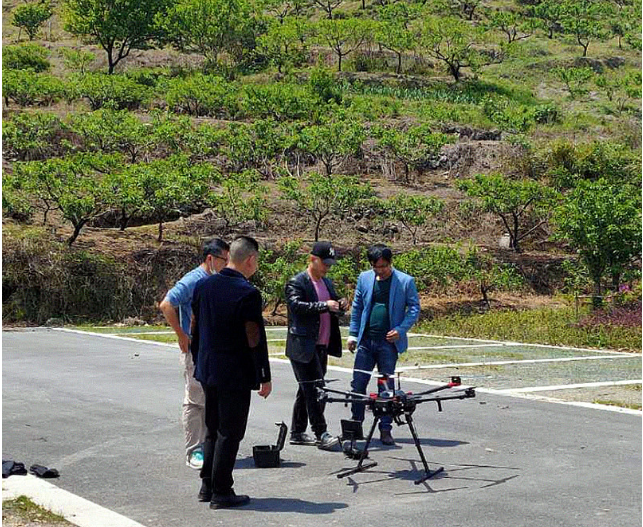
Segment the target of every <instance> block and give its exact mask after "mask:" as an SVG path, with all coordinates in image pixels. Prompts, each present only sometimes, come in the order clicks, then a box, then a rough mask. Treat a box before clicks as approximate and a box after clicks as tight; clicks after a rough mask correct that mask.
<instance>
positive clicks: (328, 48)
mask: <svg viewBox="0 0 643 527" xmlns="http://www.w3.org/2000/svg"><path fill="white" fill-rule="evenodd" d="M100 4H101V2H100V1H97V0H93V1H92V2H88V3H87V5H95V6H100ZM552 4H554V2H550V1H549V0H545V1H543V2H538V0H533V1H526V0H521V1H520V2H513V1H508V0H502V1H500V0H498V1H488V2H478V1H476V2H468V3H465V2H459V1H457V0H453V1H445V2H441V1H438V0H434V1H430V2H426V3H414V2H398V3H391V4H389V3H387V2H382V3H381V4H380V3H379V2H374V3H371V2H370V1H366V0H365V1H364V2H339V3H337V2H335V3H330V4H327V3H324V2H321V1H319V2H298V1H291V0H287V1H285V2H280V1H277V0H266V1H264V2H261V3H253V2H249V1H246V0H207V1H206V0H199V1H197V0H192V1H188V0H185V1H180V2H169V3H166V2H151V3H150V4H149V11H150V12H149V13H145V14H144V16H143V15H141V14H140V13H131V14H130V15H127V16H131V17H132V18H133V19H134V18H136V17H139V18H140V19H136V20H137V23H138V24H139V25H138V26H137V27H138V28H139V29H138V30H136V31H134V32H133V34H132V35H130V37H129V38H130V40H129V41H125V42H126V43H125V44H124V46H125V47H121V48H120V49H126V47H127V45H129V44H131V42H138V43H136V44H134V46H133V48H132V49H131V50H129V51H128V53H127V54H125V56H123V57H122V59H120V60H118V56H117V50H118V49H119V47H118V46H119V43H120V44H121V45H122V42H121V41H118V40H117V42H116V46H115V50H116V51H114V56H112V60H111V66H112V68H113V73H112V74H111V75H107V70H108V69H109V67H110V61H109V60H108V54H107V53H106V52H105V49H104V48H103V47H101V46H100V45H99V44H98V42H97V40H98V39H97V38H96V36H94V37H92V36H91V35H89V34H87V32H88V31H89V30H87V29H83V28H86V26H83V23H84V22H83V14H87V13H82V12H77V13H76V14H75V15H74V16H71V15H66V16H67V19H66V21H65V19H64V18H65V17H64V16H63V14H62V13H63V12H62V7H63V6H62V5H59V4H57V3H53V4H52V11H51V17H50V18H48V19H46V21H45V22H43V24H42V26H41V27H40V29H39V30H38V31H37V33H36V35H35V38H34V40H33V41H31V42H27V36H26V32H25V31H22V30H21V31H20V32H19V31H18V28H17V27H15V25H13V24H12V22H14V19H13V17H14V15H15V12H16V9H17V7H18V4H17V3H16V2H7V1H5V2H3V98H4V104H3V118H4V126H3V152H4V155H3V168H4V171H3V173H4V174H3V263H4V265H3V308H4V309H3V321H4V322H13V323H15V322H26V323H43V322H44V321H45V320H46V319H47V318H49V317H52V316H57V317H63V318H66V319H69V320H74V321H79V320H80V321H83V320H111V321H117V320H122V319H123V318H126V317H141V318H143V319H145V320H148V321H151V320H154V319H155V318H156V317H157V316H158V313H157V310H156V307H155V302H158V300H159V299H160V298H161V296H162V294H163V292H164V291H165V290H166V288H167V287H168V286H169V285H171V283H172V282H173V281H174V280H175V279H177V278H178V277H179V276H180V275H181V274H182V273H183V272H185V271H186V270H187V269H189V268H190V266H192V265H194V263H195V262H197V261H198V249H197V248H198V247H199V245H200V244H201V241H202V240H203V239H204V238H207V237H210V236H221V237H224V238H228V239H229V238H232V237H233V236H235V235H236V234H239V233H244V234H250V235H253V236H255V237H257V238H258V239H259V240H260V241H261V243H262V245H263V247H264V249H265V250H266V253H265V254H264V256H265V258H264V262H265V264H264V266H263V268H262V271H261V272H260V273H259V276H258V277H257V280H258V283H259V284H260V286H262V289H263V290H264V293H265V294H266V308H267V311H266V315H267V316H277V318H278V317H279V315H280V314H283V306H280V305H279V302H280V295H281V286H280V284H282V283H283V282H284V281H285V279H286V278H287V276H286V275H287V274H288V273H290V272H292V271H293V270H294V269H296V268H297V267H298V266H301V265H303V258H304V255H305V252H306V248H307V247H310V244H311V242H312V241H313V240H314V239H315V237H316V236H317V237H319V239H330V240H332V241H333V242H334V243H335V244H336V245H337V247H338V248H339V249H340V254H341V255H343V256H345V258H344V263H343V264H342V265H341V266H338V269H336V270H335V271H334V272H335V279H336V280H338V281H340V282H342V289H343V290H344V291H345V292H346V293H347V294H350V292H351V290H352V284H353V283H354V279H355V277H356V275H357V272H358V271H359V270H360V269H363V268H364V267H365V265H366V262H365V261H364V258H363V254H362V251H363V248H364V247H366V246H367V245H369V244H371V243H374V242H380V241H381V242H385V243H388V244H390V245H391V246H392V247H393V249H394V251H395V253H396V255H398V256H397V257H396V262H398V265H399V267H400V268H403V269H405V270H407V271H408V272H411V273H412V274H414V275H416V276H418V278H421V279H419V280H418V281H419V283H420V285H421V294H422V297H423V305H424V307H425V316H427V317H428V318H432V317H437V316H439V315H441V314H447V313H453V312H478V311H486V310H487V309H488V308H489V307H492V308H511V309H525V308H533V307H541V306H553V307H555V306H557V305H560V304H561V303H563V300H562V297H561V296H560V294H561V293H564V294H574V293H575V294H587V293H593V294H595V295H596V294H598V295H604V294H606V293H607V292H608V291H609V290H610V289H616V290H618V289H619V287H620V286H622V285H625V286H626V287H627V288H628V290H634V291H636V290H637V287H638V288H639V289H638V290H639V291H640V177H641V171H640V156H641V76H640V70H641V53H640V3H639V4H637V3H636V2H635V3H633V4H631V3H629V2H627V1H624V2H619V3H612V2H598V1H596V2H589V3H588V4H587V6H586V8H587V9H586V11H579V10H578V9H580V7H582V6H585V2H567V3H565V2H563V4H564V6H566V7H565V8H564V9H562V8H561V9H562V11H561V12H562V14H560V15H559V18H558V19H557V20H555V21H553V22H552V21H551V20H550V18H548V16H550V15H551V9H553V8H552ZM590 4H591V5H590ZM77 5H80V4H79V2H75V1H70V2H68V7H69V9H70V12H72V13H73V9H74V6H77ZM334 5H337V7H333V6H334ZM195 6H196V8H198V9H203V10H205V11H201V12H202V13H206V12H207V9H214V10H215V11H214V12H227V13H229V16H228V17H212V20H211V19H210V18H208V17H206V16H204V17H202V18H203V20H204V21H206V22H204V23H203V24H201V25H199V24H196V23H191V24H192V25H190V24H186V23H185V19H182V18H181V16H182V15H181V13H183V11H181V10H180V9H179V7H181V8H182V9H187V10H188V11H189V9H195ZM598 8H600V10H599V11H596V9H598ZM154 9H157V10H158V14H157V15H156V17H153V16H152V15H153V14H154V13H152V11H153V10H154ZM574 9H576V10H575V11H574ZM222 10H223V11H222ZM548 10H549V11H548ZM445 13H446V14H447V16H444V15H445ZM547 13H549V15H548V14H547ZM116 15H117V14H116V13H115V14H114V18H113V20H111V21H110V20H107V21H103V22H104V24H107V25H109V24H118V20H121V21H122V20H123V17H122V16H121V17H120V18H119V17H117V16H116ZM329 16H330V17H332V18H329ZM150 17H151V18H150ZM125 18H127V17H125ZM215 19H216V20H215ZM114 20H115V21H114ZM210 20H211V21H210ZM574 20H575V21H577V22H578V21H579V20H581V21H583V23H584V24H585V26H584V27H585V28H586V29H585V33H582V32H580V33H579V30H578V24H575V23H573V21H574ZM65 28H67V30H69V31H67V30H65ZM575 28H576V29H575ZM588 28H589V29H588ZM129 31H132V30H131V29H129ZM137 31H138V32H137ZM144 31H145V36H144V35H143V32H144ZM550 31H551V38H550ZM83 32H85V34H83ZM147 33H149V35H148V34H147ZM512 35H513V37H512ZM512 38H513V39H515V40H514V41H512V42H509V40H511V39H512ZM588 42H589V44H588V45H587V43H588ZM585 45H587V48H586V49H585V48H584V46H585ZM139 48H140V49H139ZM115 58H116V59H117V62H116V64H114V59H115ZM339 69H341V71H337V70H339ZM583 192H585V194H583ZM605 192H606V193H607V194H601V193H605ZM603 195H614V196H615V199H614V203H615V205H614V207H616V209H613V210H612V209H610V210H608V211H606V212H605V211H603V212H602V214H605V215H606V217H608V218H611V219H612V221H614V222H615V224H616V227H615V228H614V229H612V230H610V232H612V234H611V235H610V234H608V235H606V236H608V238H605V239H601V240H602V241H599V242H598V245H599V248H600V249H602V250H604V251H607V252H606V256H605V258H606V259H607V261H609V262H611V263H609V264H606V265H603V266H602V268H601V271H600V275H597V274H596V269H593V268H592V265H593V264H592V261H591V259H589V258H585V257H584V256H583V254H585V252H587V251H589V252H591V251H592V250H594V249H592V247H591V243H596V242H589V241H587V238H584V239H581V238H580V237H578V236H577V235H576V234H574V233H575V231H574V230H573V229H572V228H571V227H570V226H569V225H568V223H569V222H568V221H567V220H566V218H570V217H571V211H573V210H575V209H573V208H572V206H573V205H574V203H576V204H577V203H578V199H579V198H578V196H581V197H582V198H583V199H584V200H586V201H585V202H583V203H585V204H583V205H582V206H581V207H580V209H579V210H580V212H579V214H580V216H579V217H580V218H581V220H580V223H581V224H586V223H587V222H588V221H590V220H587V219H583V216H582V214H584V213H588V214H590V213H591V214H593V213H592V212H591V211H589V208H590V205H589V203H591V202H592V201H591V200H589V201H588V198H587V196H603ZM574 200H576V201H574ZM594 201H598V202H599V203H607V202H608V201H609V200H606V199H605V198H601V197H599V198H597V200H594ZM609 202H610V203H611V201H609ZM628 207H629V208H628ZM617 209H618V210H617ZM588 211H589V212H588ZM591 214H590V216H591ZM620 215H622V217H621V216H620ZM591 217H594V216H591ZM512 218H513V219H515V224H511V221H512ZM597 221H598V220H597ZM601 221H602V220H601ZM637 224H638V233H637V228H636V225H637ZM632 225H633V226H632ZM119 227H120V228H119ZM608 230H609V229H608ZM609 236H612V237H615V238H617V239H618V240H621V244H625V245H627V246H628V247H629V248H628V249H627V250H624V249H623V248H622V247H621V246H619V247H615V248H612V245H611V242H609V243H608V242H606V241H605V240H607V239H610V238H609ZM628 236H629V237H630V238H628ZM637 236H638V244H637V243H636V242H635V243H633V244H632V243H630V241H628V240H630V239H633V240H636V239H637ZM583 244H585V246H584V245H583ZM616 245H618V244H617V243H616V242H614V246H616ZM42 247H47V251H45V252H43V251H42ZM583 251H585V252H583ZM609 251H611V252H609ZM579 255H580V256H579ZM24 284H29V285H28V286H27V287H25V286H24ZM635 296H636V295H635ZM483 297H484V298H486V301H483Z"/></svg>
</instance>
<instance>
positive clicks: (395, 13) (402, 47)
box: [376, 3, 416, 74]
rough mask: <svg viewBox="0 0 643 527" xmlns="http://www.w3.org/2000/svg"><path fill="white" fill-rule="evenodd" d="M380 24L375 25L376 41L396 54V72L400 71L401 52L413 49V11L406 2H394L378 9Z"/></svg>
mask: <svg viewBox="0 0 643 527" xmlns="http://www.w3.org/2000/svg"><path fill="white" fill-rule="evenodd" d="M378 14H379V20H380V24H379V25H378V27H377V31H376V39H377V41H378V42H379V43H380V44H381V45H382V46H383V47H385V48H386V49H388V50H389V51H392V52H393V53H395V55H396V56H397V67H396V68H395V72H396V73H398V74H399V73H402V54H403V53H404V52H406V51H410V50H412V49H414V47H415V45H416V41H415V35H414V34H413V32H412V31H411V28H410V23H411V21H412V20H413V18H415V16H416V15H415V13H414V11H413V10H412V9H410V8H409V7H408V6H407V4H404V3H395V4H388V5H385V6H382V7H380V8H379V9H378Z"/></svg>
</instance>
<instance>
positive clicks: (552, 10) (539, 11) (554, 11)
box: [531, 0, 565, 39]
mask: <svg viewBox="0 0 643 527" xmlns="http://www.w3.org/2000/svg"><path fill="white" fill-rule="evenodd" d="M564 13H565V10H564V5H563V3H562V2H561V1H560V0H543V1H542V2H540V3H538V4H536V5H534V6H533V7H532V8H531V14H532V16H534V17H535V18H536V19H537V22H538V23H539V25H540V26H541V27H542V28H543V29H544V30H545V31H547V37H548V38H550V39H552V38H554V32H561V31H562V30H563V26H562V19H563V16H564Z"/></svg>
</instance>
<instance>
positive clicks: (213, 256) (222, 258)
mask: <svg viewBox="0 0 643 527" xmlns="http://www.w3.org/2000/svg"><path fill="white" fill-rule="evenodd" d="M212 258H218V259H219V260H223V261H224V262H227V261H228V258H224V257H223V256H215V255H214V254H213V255H212Z"/></svg>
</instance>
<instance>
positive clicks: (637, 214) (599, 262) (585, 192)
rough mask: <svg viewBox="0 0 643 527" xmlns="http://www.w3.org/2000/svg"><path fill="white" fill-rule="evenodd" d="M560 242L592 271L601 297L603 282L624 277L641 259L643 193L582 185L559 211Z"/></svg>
mask: <svg viewBox="0 0 643 527" xmlns="http://www.w3.org/2000/svg"><path fill="white" fill-rule="evenodd" d="M554 222H555V224H556V226H557V229H558V232H557V233H556V237H557V238H558V239H566V240H568V241H569V242H570V244H571V246H572V247H573V248H574V249H576V250H577V251H578V254H579V256H580V258H581V260H582V261H583V262H584V263H585V265H586V266H587V268H588V269H589V272H590V275H591V277H592V280H593V281H594V284H595V291H596V295H597V296H601V295H602V291H603V289H602V285H601V281H602V279H603V277H604V276H605V275H608V276H610V277H611V278H612V286H613V288H614V289H615V290H618V286H619V281H620V278H621V275H622V274H623V272H624V271H625V270H627V269H628V267H629V266H631V265H633V264H634V262H635V260H637V259H640V258H641V193H640V190H639V189H636V188H633V187H632V186H630V185H622V184H613V183H609V182H607V181H605V180H602V179H601V180H598V181H595V182H592V181H581V182H579V184H578V186H577V187H576V188H575V189H574V190H572V191H571V192H570V193H569V194H567V195H566V196H565V199H564V201H563V203H562V205H561V206H560V207H559V208H557V209H556V211H555V214H554Z"/></svg>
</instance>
